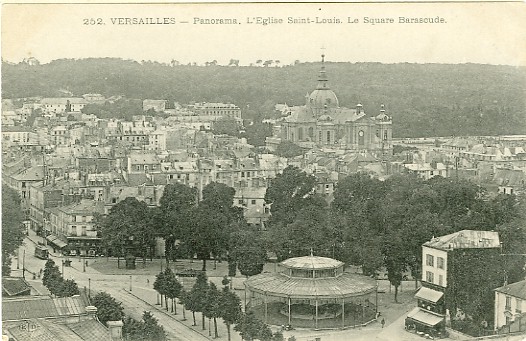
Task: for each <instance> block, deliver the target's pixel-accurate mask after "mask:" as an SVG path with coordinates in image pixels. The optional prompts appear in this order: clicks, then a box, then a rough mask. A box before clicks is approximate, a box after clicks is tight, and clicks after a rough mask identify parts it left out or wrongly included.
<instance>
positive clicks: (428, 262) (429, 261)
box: [426, 255, 435, 266]
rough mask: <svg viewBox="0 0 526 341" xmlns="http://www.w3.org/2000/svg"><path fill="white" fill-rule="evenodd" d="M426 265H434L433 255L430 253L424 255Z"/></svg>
mask: <svg viewBox="0 0 526 341" xmlns="http://www.w3.org/2000/svg"><path fill="white" fill-rule="evenodd" d="M426 265H428V266H435V257H433V256H432V255H426Z"/></svg>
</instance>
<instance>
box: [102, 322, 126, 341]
mask: <svg viewBox="0 0 526 341" xmlns="http://www.w3.org/2000/svg"><path fill="white" fill-rule="evenodd" d="M106 325H107V326H108V329H109V330H110V340H122V326H123V325H124V324H123V323H122V321H108V322H106Z"/></svg>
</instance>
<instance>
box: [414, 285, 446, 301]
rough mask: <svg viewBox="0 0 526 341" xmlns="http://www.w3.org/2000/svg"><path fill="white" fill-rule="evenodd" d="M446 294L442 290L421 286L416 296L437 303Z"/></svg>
mask: <svg viewBox="0 0 526 341" xmlns="http://www.w3.org/2000/svg"><path fill="white" fill-rule="evenodd" d="M442 296H444V293H443V292H441V291H437V290H433V289H430V288H426V287H421V288H420V290H418V292H417V293H416V294H415V297H416V298H420V299H422V300H426V301H429V302H432V303H437V302H438V300H440V299H441V298H442Z"/></svg>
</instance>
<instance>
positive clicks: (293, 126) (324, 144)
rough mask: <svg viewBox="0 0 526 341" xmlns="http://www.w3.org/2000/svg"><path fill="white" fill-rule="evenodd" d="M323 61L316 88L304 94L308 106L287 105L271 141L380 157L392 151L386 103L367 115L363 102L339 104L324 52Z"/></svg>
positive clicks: (389, 120)
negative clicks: (349, 106)
mask: <svg viewBox="0 0 526 341" xmlns="http://www.w3.org/2000/svg"><path fill="white" fill-rule="evenodd" d="M321 64H322V65H321V70H320V72H319V77H318V85H317V86H316V89H315V90H314V91H312V93H311V94H310V95H307V96H305V97H306V98H305V99H306V103H305V105H303V106H294V107H289V108H287V111H286V113H287V114H288V115H287V116H286V117H283V118H282V119H281V121H280V122H279V124H278V125H277V126H276V127H275V135H274V138H271V139H269V141H268V142H270V143H272V142H274V144H275V143H276V142H278V141H279V142H281V141H290V142H293V143H295V144H297V145H299V146H300V147H303V148H309V149H311V148H316V147H317V148H335V149H343V150H349V151H355V152H370V153H372V154H374V155H377V156H381V155H390V154H392V119H391V116H389V115H388V114H386V111H385V108H384V106H383V105H382V106H381V108H379V111H378V112H377V114H376V115H368V114H366V112H365V110H364V108H363V106H362V105H361V104H357V105H356V106H355V108H353V109H352V108H345V107H340V104H339V102H338V97H337V96H336V93H335V92H334V91H332V90H331V89H330V87H329V79H328V77H327V72H326V70H325V55H322V63H321ZM279 142H278V143H279Z"/></svg>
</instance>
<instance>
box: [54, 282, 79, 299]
mask: <svg viewBox="0 0 526 341" xmlns="http://www.w3.org/2000/svg"><path fill="white" fill-rule="evenodd" d="M73 295H80V290H79V287H78V285H77V283H76V282H75V280H73V279H66V280H65V281H62V285H61V288H60V292H59V294H58V295H57V296H59V297H71V296H73Z"/></svg>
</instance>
